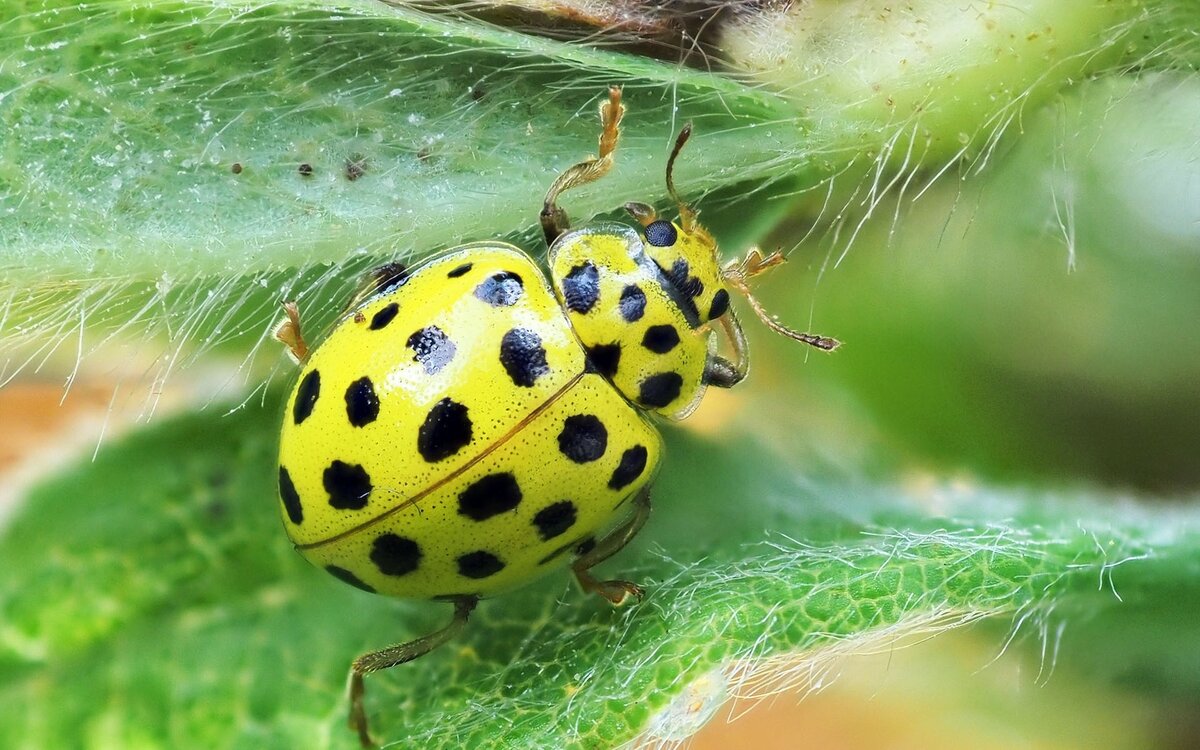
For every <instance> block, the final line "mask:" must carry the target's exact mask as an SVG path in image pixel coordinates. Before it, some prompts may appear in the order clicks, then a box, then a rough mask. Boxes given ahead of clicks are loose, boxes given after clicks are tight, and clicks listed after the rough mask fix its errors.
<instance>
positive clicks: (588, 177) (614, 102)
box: [539, 86, 625, 246]
mask: <svg viewBox="0 0 1200 750" xmlns="http://www.w3.org/2000/svg"><path fill="white" fill-rule="evenodd" d="M624 114H625V106H624V105H623V104H621V89H619V88H617V87H616V86H612V87H610V88H609V89H608V99H607V100H606V101H605V102H604V103H602V104H601V105H600V126H601V130H600V152H599V154H597V155H596V156H592V157H588V158H587V159H584V160H583V161H581V162H579V163H578V164H575V165H573V166H571V167H569V168H568V169H567V170H566V171H565V172H563V173H562V174H560V175H559V176H558V177H557V178H556V179H555V180H554V183H553V184H552V185H550V189H549V190H547V191H546V200H545V202H544V203H543V204H542V212H541V214H540V215H539V219H540V220H541V223H542V233H543V234H545V235H546V245H547V246H549V245H553V244H554V241H555V240H556V239H558V237H559V235H561V234H562V233H563V232H565V231H567V227H568V225H569V221H568V220H567V212H566V211H564V210H563V209H562V208H561V207H559V205H558V198H559V196H560V195H562V194H563V193H565V192H566V191H568V190H571V189H573V188H577V187H579V186H580V185H586V184H588V183H589V182H595V181H596V180H598V179H600V178H601V177H603V176H604V175H606V174H608V171H609V170H610V169H612V165H613V152H614V151H616V149H617V139H618V138H619V137H620V134H621V131H620V127H619V126H620V124H621V117H622V115H624Z"/></svg>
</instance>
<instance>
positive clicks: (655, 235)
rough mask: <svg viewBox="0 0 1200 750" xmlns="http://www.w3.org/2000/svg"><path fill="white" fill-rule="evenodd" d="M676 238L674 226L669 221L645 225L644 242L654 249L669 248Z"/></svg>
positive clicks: (677, 236)
mask: <svg viewBox="0 0 1200 750" xmlns="http://www.w3.org/2000/svg"><path fill="white" fill-rule="evenodd" d="M678 238H679V235H678V234H677V233H676V232H675V225H674V224H672V223H671V222H669V221H665V220H663V219H659V220H658V221H652V222H650V223H649V224H647V225H646V242H649V243H650V244H651V245H654V246H655V247H670V246H671V245H674V244H675V240H677V239H678Z"/></svg>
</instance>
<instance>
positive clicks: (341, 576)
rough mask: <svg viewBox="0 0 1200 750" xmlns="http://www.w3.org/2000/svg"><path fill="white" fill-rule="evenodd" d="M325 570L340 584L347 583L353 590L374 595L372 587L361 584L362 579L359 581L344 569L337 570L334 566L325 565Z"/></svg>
mask: <svg viewBox="0 0 1200 750" xmlns="http://www.w3.org/2000/svg"><path fill="white" fill-rule="evenodd" d="M325 570H326V571H328V572H329V573H330V575H332V576H333V577H334V578H336V579H338V580H339V581H341V582H342V583H348V584H350V585H351V586H353V587H354V588H356V589H362V590H363V591H365V592H367V593H368V594H374V593H375V589H374V587H372V586H368V585H367V584H365V583H363V582H362V579H360V578H359V577H358V576H356V575H354V574H353V573H351V572H350V571H348V570H346V569H345V568H339V567H338V566H336V565H326V566H325Z"/></svg>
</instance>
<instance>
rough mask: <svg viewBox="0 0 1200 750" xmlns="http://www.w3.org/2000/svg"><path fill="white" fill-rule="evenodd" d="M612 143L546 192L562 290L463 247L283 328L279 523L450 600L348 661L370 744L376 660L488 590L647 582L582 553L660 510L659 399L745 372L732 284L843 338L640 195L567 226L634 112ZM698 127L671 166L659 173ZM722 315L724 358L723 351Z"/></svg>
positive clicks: (606, 591) (617, 108) (396, 585)
mask: <svg viewBox="0 0 1200 750" xmlns="http://www.w3.org/2000/svg"><path fill="white" fill-rule="evenodd" d="M600 111H601V121H602V124H603V128H602V133H601V136H600V153H599V155H598V156H596V157H593V158H590V159H587V160H585V161H583V162H580V163H579V164H576V165H574V166H573V167H571V168H569V169H568V170H566V171H565V172H563V173H562V174H561V175H559V177H558V179H557V180H555V182H554V184H553V185H552V186H551V187H550V190H549V191H548V193H547V195H546V200H545V202H544V206H543V209H542V212H541V216H540V218H541V223H542V227H543V229H544V231H545V234H546V239H547V242H548V244H549V247H550V250H549V266H550V278H551V279H552V284H553V286H551V283H548V282H547V281H546V276H545V274H544V273H543V272H542V270H541V269H540V268H539V267H538V266H537V265H536V264H535V263H534V261H533V260H532V259H530V257H529V256H528V255H526V254H525V253H524V252H522V251H521V250H519V249H517V248H515V247H513V246H511V245H507V244H504V243H502V242H479V243H474V244H469V245H464V246H461V247H458V248H455V249H454V250H452V251H450V252H448V253H446V254H444V255H441V256H439V257H436V258H434V259H432V260H430V261H428V262H426V263H424V264H422V265H420V266H418V267H416V268H412V269H405V268H403V267H402V266H400V265H398V264H391V265H387V266H384V267H383V268H381V269H379V270H378V271H377V272H376V274H375V275H374V277H373V279H372V280H371V282H370V284H369V286H368V289H367V291H366V293H365V294H363V295H362V296H361V297H360V298H359V300H358V301H356V302H355V303H354V304H353V305H352V309H351V310H350V311H349V312H348V313H347V314H346V315H345V316H344V317H343V318H342V320H341V321H340V322H339V323H338V324H337V325H336V326H335V327H334V329H333V331H332V332H331V333H330V335H329V336H328V338H327V339H326V340H325V341H324V342H322V343H321V344H320V346H318V347H317V348H315V349H314V350H313V351H312V352H311V353H310V352H309V349H308V346H307V344H306V342H305V340H304V337H303V335H302V333H301V326H300V317H299V313H298V311H297V308H296V306H295V304H294V303H287V304H285V306H284V307H285V309H286V310H287V313H288V316H287V318H286V319H285V320H284V321H283V323H281V324H280V326H279V328H278V329H277V331H276V336H277V337H278V338H279V339H280V340H281V341H283V342H284V343H286V344H287V345H288V347H289V349H290V351H291V353H292V355H293V357H294V358H295V359H296V360H297V361H298V362H299V363H300V364H301V365H302V371H301V375H300V378H299V380H298V382H297V384H296V386H295V388H294V390H293V392H292V395H291V398H290V399H289V401H288V407H287V412H286V414H285V417H284V422H283V429H282V438H281V442H280V449H279V494H280V500H281V508H282V512H283V522H284V526H285V528H286V529H287V533H288V536H289V537H291V539H292V541H293V542H294V543H295V545H296V548H297V549H298V550H299V551H300V553H301V554H302V555H304V556H305V557H306V558H307V559H308V560H310V561H311V562H313V563H314V564H316V565H318V566H320V567H322V568H324V569H325V570H327V571H329V572H330V573H331V574H333V575H334V576H336V577H337V578H339V579H341V580H342V581H345V582H346V583H349V584H351V585H352V586H356V587H358V588H360V589H363V590H364V591H369V592H372V593H379V594H386V595H389V596H398V597H408V598H419V599H432V600H444V601H449V602H452V603H453V604H454V606H455V614H454V618H453V620H452V621H451V623H450V624H449V625H447V626H446V627H445V628H443V629H441V630H439V631H437V632H435V633H432V634H430V635H427V636H425V637H423V638H419V639H417V640H414V641H410V642H408V643H403V644H400V645H396V646H392V647H390V648H386V649H383V650H381V651H377V652H374V653H370V654H366V655H364V656H361V657H359V658H358V659H356V660H355V662H354V664H353V666H352V668H351V678H350V703H351V714H350V723H351V726H352V728H354V729H355V730H356V731H357V732H358V734H359V737H360V739H361V740H362V743H363V745H364V746H369V745H370V744H371V739H370V735H369V733H368V731H367V719H366V713H365V710H364V707H363V676H364V675H365V674H367V673H369V672H373V671H376V670H380V669H386V668H388V667H392V666H395V665H397V664H401V663H404V662H407V661H411V660H412V659H415V658H416V657H418V656H421V655H422V654H424V653H427V652H428V651H430V650H431V649H433V648H434V647H436V646H438V645H440V644H442V643H444V642H446V641H447V640H449V639H450V638H452V637H453V636H454V635H455V634H456V633H458V632H459V631H461V630H462V628H463V626H464V625H465V624H466V621H467V618H468V616H469V615H470V613H471V611H472V610H473V609H474V608H475V606H476V604H477V603H478V601H479V599H480V598H482V597H486V596H491V595H493V594H497V593H500V592H503V591H505V590H506V589H511V588H514V587H516V586H519V585H521V584H523V583H526V582H528V581H530V580H532V579H533V578H536V577H537V576H540V575H542V574H543V573H545V572H547V571H549V570H551V569H553V568H554V567H555V566H556V564H558V563H562V562H565V561H570V563H571V567H572V569H573V571H574V573H575V576H576V578H577V579H578V580H579V583H580V584H581V586H582V587H583V589H584V590H585V591H593V592H596V593H598V594H600V595H601V596H603V597H605V598H606V599H608V600H609V601H611V602H612V603H613V604H618V605H619V604H621V603H623V602H624V601H625V600H626V599H627V598H629V597H630V596H633V597H637V598H640V597H641V596H642V590H641V588H640V587H638V586H637V585H635V584H633V583H630V582H628V581H623V580H599V579H597V578H595V577H594V576H593V575H592V573H591V569H592V567H593V566H595V565H596V564H598V563H600V562H602V561H604V560H606V559H607V558H609V557H610V556H612V555H613V554H614V553H616V552H617V551H618V550H620V549H621V548H622V547H624V546H625V544H626V543H627V542H628V541H629V540H630V539H631V538H633V536H634V535H635V534H637V532H638V530H639V529H640V528H641V527H642V525H643V524H644V523H645V521H646V518H647V516H648V515H649V512H650V495H649V492H648V485H649V482H650V480H651V479H652V478H653V476H654V473H655V471H656V469H657V467H658V464H659V460H660V458H661V456H662V440H661V438H660V436H659V434H658V430H657V429H656V427H655V425H654V423H653V421H652V420H651V418H650V417H649V415H650V414H656V415H659V416H662V417H666V418H668V419H681V418H683V417H685V416H687V415H688V414H689V413H690V412H691V411H692V410H693V409H694V408H695V407H696V405H697V404H698V403H699V401H700V398H701V396H702V395H703V393H704V389H705V387H706V386H708V385H715V386H720V387H726V388H727V387H730V386H733V385H734V384H736V383H738V382H739V381H740V380H741V379H742V378H743V377H745V374H746V369H747V360H746V346H745V339H744V338H743V336H742V332H741V328H740V326H739V325H738V322H737V319H736V317H735V316H734V313H733V312H732V310H730V307H729V289H730V288H733V289H735V290H737V291H739V292H742V293H743V294H745V295H746V296H747V298H748V299H749V301H750V304H751V306H752V307H753V309H754V310H755V312H756V313H757V314H758V315H759V317H760V318H762V319H763V321H764V322H766V323H767V325H768V326H770V327H771V328H772V329H773V330H776V331H778V332H780V333H784V334H786V335H788V336H791V337H792V338H795V339H798V340H800V341H804V342H805V343H808V344H811V345H813V346H816V347H818V348H820V349H825V350H830V349H833V348H835V347H836V346H837V342H836V341H834V340H833V339H827V338H822V337H819V336H814V335H810V334H803V333H797V332H794V331H791V330H790V329H787V328H785V327H783V326H782V325H780V324H779V323H777V322H775V321H774V320H773V319H771V318H770V317H769V316H767V315H766V314H765V313H764V312H763V311H762V308H761V307H760V306H759V304H758V302H757V301H756V300H755V299H754V298H753V297H751V296H750V295H749V292H748V290H747V287H746V280H747V279H748V278H749V277H751V276H753V275H755V274H757V273H759V272H761V271H763V270H766V269H767V268H770V267H772V266H774V265H776V264H777V263H778V262H780V261H782V256H780V255H778V254H776V255H772V256H769V257H766V258H764V257H763V256H761V255H759V254H758V253H757V251H751V253H750V254H749V255H748V256H747V258H746V259H745V260H743V261H741V262H740V263H733V264H730V265H729V266H727V267H725V268H722V267H721V265H720V263H719V258H718V253H717V246H716V243H715V242H714V241H713V239H712V237H711V236H710V235H709V234H708V232H707V231H705V230H704V228H703V227H701V226H700V225H699V223H698V222H697V221H696V215H695V213H694V212H693V211H692V210H691V209H690V208H688V207H687V206H685V205H684V204H682V203H679V201H678V198H676V202H677V203H679V211H680V220H679V222H678V223H672V222H670V221H666V220H663V219H659V218H658V217H657V216H656V214H655V212H654V210H653V209H652V208H650V207H649V206H647V205H645V204H641V203H631V204H629V205H628V206H626V208H627V209H628V210H629V211H630V212H631V213H632V215H633V216H634V218H635V219H637V221H638V223H639V224H640V225H641V231H638V230H637V229H634V228H633V227H630V226H626V225H624V224H618V223H598V224H593V225H590V226H585V227H582V228H579V229H575V230H568V228H567V218H566V214H565V213H564V212H563V211H562V209H560V208H559V207H558V205H557V200H558V197H559V196H560V195H561V194H562V193H563V192H564V191H566V190H569V189H571V188H574V187H577V186H579V185H582V184H586V183H588V182H592V181H594V180H596V179H598V178H600V177H602V176H603V175H604V174H605V173H607V172H608V171H609V169H610V168H611V166H612V160H613V152H614V149H615V148H616V144H617V137H618V124H619V122H620V120H621V116H622V114H623V111H624V108H623V106H622V104H621V92H620V90H619V89H617V88H613V89H611V90H610V93H609V97H608V99H607V101H606V102H605V103H604V104H603V105H601V110H600ZM689 134H690V128H685V129H684V130H683V132H681V133H680V135H679V138H678V139H677V140H676V143H675V148H674V150H673V151H672V152H671V157H670V159H669V160H668V162H667V187H668V190H669V192H670V193H671V195H672V196H675V187H674V184H673V183H672V179H671V174H672V168H673V165H674V161H675V157H676V156H677V155H678V153H679V150H680V148H682V146H683V144H684V142H686V140H687V138H688V136H689ZM717 327H719V328H720V329H721V330H722V331H723V332H724V333H725V336H726V338H727V339H728V341H729V344H730V346H731V348H732V350H733V354H734V358H733V359H732V360H730V359H726V358H725V357H723V356H721V355H719V354H717V352H716V351H715V337H714V336H713V332H714V328H717Z"/></svg>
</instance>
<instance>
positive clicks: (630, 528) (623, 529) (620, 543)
mask: <svg viewBox="0 0 1200 750" xmlns="http://www.w3.org/2000/svg"><path fill="white" fill-rule="evenodd" d="M649 517H650V489H649V488H646V487H643V488H642V490H641V491H640V492H638V495H637V497H636V498H634V501H633V515H632V516H630V517H629V519H628V520H627V521H625V522H624V523H622V524H621V525H620V526H618V527H617V528H615V529H613V530H612V531H610V532H609V533H608V534H607V535H606V536H605V537H604V538H603V539H601V540H600V541H599V542H597V543H596V546H595V547H592V549H591V550H589V551H588V552H587V553H585V554H583V555H580V556H579V557H578V558H577V559H576V560H575V562H574V563H572V564H571V569H572V570H574V571H575V578H576V580H578V581H579V585H580V586H582V587H583V590H584V591H587V592H589V593H592V592H594V593H597V594H599V595H600V596H602V597H604V598H605V599H607V600H609V601H610V602H612V604H613V606H615V607H619V606H621V605H622V604H624V603H625V601H626V600H627V599H628V598H629V597H630V596H635V597H637V599H638V601H641V599H642V595H643V594H644V593H645V592H644V591H642V587H641V586H638V585H637V584H636V583H631V582H630V581H622V580H613V581H601V580H598V579H597V578H596V577H595V576H593V575H592V573H591V569H592V568H593V567H594V566H596V565H599V564H600V563H602V562H604V561H605V560H607V559H608V558H610V557H612V556H613V555H615V554H617V553H618V552H620V551H621V549H622V548H623V547H624V546H625V545H626V544H629V541H630V540H631V539H633V538H634V537H635V536H637V533H638V532H639V531H641V530H642V527H643V526H645V525H646V519H648V518H649Z"/></svg>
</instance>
